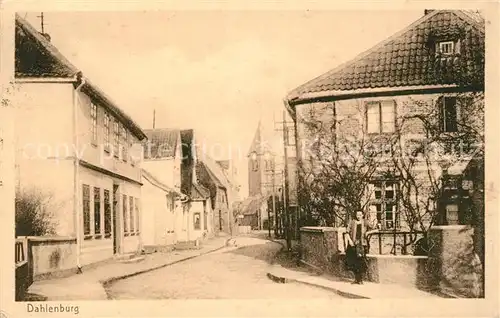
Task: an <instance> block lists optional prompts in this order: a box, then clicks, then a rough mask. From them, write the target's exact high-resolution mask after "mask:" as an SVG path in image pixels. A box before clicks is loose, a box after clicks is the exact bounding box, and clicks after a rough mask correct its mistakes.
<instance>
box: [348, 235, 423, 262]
mask: <svg viewBox="0 0 500 318" xmlns="http://www.w3.org/2000/svg"><path fill="white" fill-rule="evenodd" d="M346 235H347V233H343V239H344V250H345V249H346V248H347V240H346ZM372 238H376V239H375V240H373V239H372ZM423 238H424V232H421V231H378V232H374V233H370V234H368V235H367V239H368V242H369V243H368V244H369V246H370V252H371V254H379V255H384V254H392V255H398V254H399V255H408V254H413V255H420V256H425V255H426V254H427V249H426V248H424V247H423V244H425V243H424V242H423V241H422V240H421V239H423ZM373 243H375V244H376V247H377V249H374V248H373V246H372V245H373ZM410 250H412V251H411V252H410ZM375 251H376V252H378V253H375ZM387 251H388V252H387ZM398 252H399V253H398Z"/></svg>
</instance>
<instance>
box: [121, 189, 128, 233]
mask: <svg viewBox="0 0 500 318" xmlns="http://www.w3.org/2000/svg"><path fill="white" fill-rule="evenodd" d="M122 210H123V231H124V232H125V233H128V229H129V224H128V222H129V219H128V209H127V196H126V195H123V209H122Z"/></svg>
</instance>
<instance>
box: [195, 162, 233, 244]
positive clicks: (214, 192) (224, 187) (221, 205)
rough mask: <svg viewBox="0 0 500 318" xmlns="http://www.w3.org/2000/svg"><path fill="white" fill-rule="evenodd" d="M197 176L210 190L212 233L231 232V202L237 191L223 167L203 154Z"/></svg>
mask: <svg viewBox="0 0 500 318" xmlns="http://www.w3.org/2000/svg"><path fill="white" fill-rule="evenodd" d="M197 176H198V179H199V182H200V184H201V185H203V186H204V187H205V188H207V189H208V190H209V191H210V201H211V207H212V210H213V220H212V224H213V231H214V234H215V235H217V234H220V233H226V234H231V233H233V231H234V227H235V220H234V215H233V205H232V202H234V201H235V197H236V193H237V192H236V191H234V185H233V183H232V181H231V180H230V179H229V177H228V176H227V175H226V174H225V172H224V167H223V166H221V165H220V164H219V163H218V162H216V161H215V160H213V159H212V158H210V157H209V156H208V155H206V154H203V155H202V158H200V160H199V162H198V165H197Z"/></svg>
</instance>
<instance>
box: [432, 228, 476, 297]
mask: <svg viewBox="0 0 500 318" xmlns="http://www.w3.org/2000/svg"><path fill="white" fill-rule="evenodd" d="M473 237H474V229H473V228H472V227H470V226H465V225H448V226H434V227H432V228H431V229H430V231H429V242H430V243H429V247H430V252H429V267H430V268H432V269H433V270H432V272H433V275H434V276H433V279H432V281H433V282H434V286H433V287H435V288H437V289H439V290H440V291H441V292H443V293H446V294H451V295H454V296H459V297H467V298H482V297H484V276H483V273H484V270H483V265H482V264H481V261H480V258H479V256H478V255H477V254H476V253H475V252H474V240H473Z"/></svg>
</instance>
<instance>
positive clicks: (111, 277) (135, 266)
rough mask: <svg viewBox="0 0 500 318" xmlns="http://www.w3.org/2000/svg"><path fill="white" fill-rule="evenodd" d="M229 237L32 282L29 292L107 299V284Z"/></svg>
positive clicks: (218, 246)
mask: <svg viewBox="0 0 500 318" xmlns="http://www.w3.org/2000/svg"><path fill="white" fill-rule="evenodd" d="M230 239H231V237H229V236H227V237H216V238H213V239H210V240H207V241H205V242H203V244H202V246H201V248H200V249H199V250H181V251H176V250H174V251H172V252H168V253H154V254H149V255H146V257H145V259H144V260H143V261H141V262H138V263H123V262H119V261H116V262H113V263H110V264H105V265H102V266H97V267H96V268H92V269H89V270H87V271H85V272H83V273H82V274H75V275H72V276H70V277H66V278H60V279H51V280H42V281H36V282H34V283H33V284H32V285H31V286H30V288H29V289H28V293H30V294H35V295H40V296H44V297H46V298H47V299H46V300H48V301H54V300H106V299H108V296H107V293H106V286H107V285H109V284H110V283H112V282H114V281H117V280H120V279H124V278H127V277H131V276H135V275H138V274H141V273H145V272H149V271H152V270H155V269H159V268H162V267H165V266H168V265H172V264H175V263H178V262H181V261H185V260H188V259H191V258H194V257H197V256H201V255H203V254H207V253H210V252H213V251H216V250H220V249H222V248H224V247H225V246H226V244H227V242H228V241H229V240H230Z"/></svg>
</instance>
